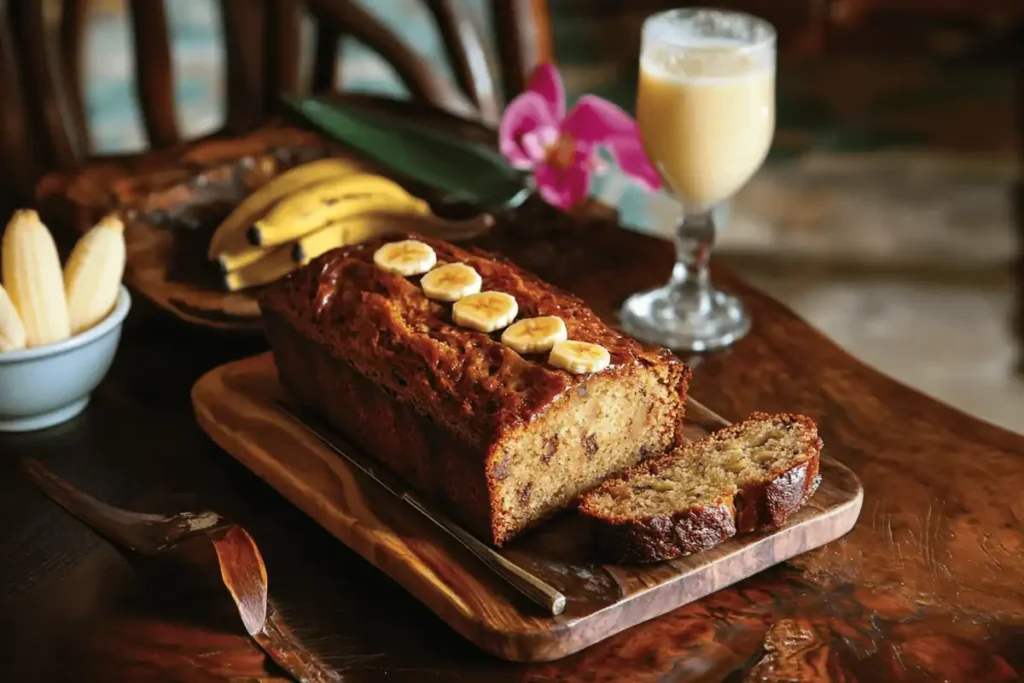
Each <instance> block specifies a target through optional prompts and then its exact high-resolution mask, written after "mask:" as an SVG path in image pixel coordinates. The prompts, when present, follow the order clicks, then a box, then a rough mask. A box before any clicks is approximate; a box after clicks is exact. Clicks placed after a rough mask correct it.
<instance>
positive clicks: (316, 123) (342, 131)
mask: <svg viewBox="0 0 1024 683" xmlns="http://www.w3.org/2000/svg"><path fill="white" fill-rule="evenodd" d="M282 99H283V101H284V103H285V105H286V106H287V107H288V108H289V109H291V111H292V112H294V113H295V114H296V115H297V116H298V117H300V118H301V119H303V120H304V121H305V122H306V123H308V124H310V125H311V126H312V127H314V128H316V129H317V130H319V131H320V132H322V133H324V134H326V135H328V136H329V137H331V138H333V139H334V140H336V141H338V142H340V143H341V144H343V145H345V146H346V147H350V148H352V149H353V150H355V151H357V152H359V153H360V154H363V155H365V156H366V157H368V158H369V159H371V160H373V161H376V162H377V163H379V164H381V165H382V166H385V167H388V168H390V169H392V170H394V171H396V172H397V173H399V174H401V175H405V176H407V177H408V178H409V179H410V180H414V181H416V182H419V183H422V184H423V185H426V186H428V187H433V188H436V189H437V190H439V191H441V192H442V193H444V194H445V195H446V196H447V199H448V200H450V201H461V202H466V203H469V204H473V205H475V206H477V207H478V208H480V209H484V210H487V211H493V212H502V211H507V210H510V209H514V208H516V207H518V206H519V205H521V204H522V203H523V202H524V201H525V200H526V198H527V197H529V196H530V193H531V192H532V189H531V188H530V186H529V184H528V176H527V175H526V174H525V173H523V172H521V171H519V170H517V169H514V168H512V167H511V166H510V165H509V164H508V163H507V162H506V161H505V159H504V157H502V156H501V154H499V153H498V152H497V150H495V149H494V148H493V147H491V146H488V145H484V144H478V143H474V142H470V141H468V140H466V139H464V138H462V137H459V136H457V135H453V134H450V133H446V132H443V131H440V130H437V129H435V128H430V127H428V126H424V125H421V124H417V123H414V122H411V121H408V120H404V119H400V118H398V117H395V116H388V115H385V114H381V113H378V112H370V111H369V110H367V109H365V108H361V107H357V106H353V105H348V104H342V103H339V102H334V101H327V100H324V99H321V98H316V97H298V96H293V95H284V96H282Z"/></svg>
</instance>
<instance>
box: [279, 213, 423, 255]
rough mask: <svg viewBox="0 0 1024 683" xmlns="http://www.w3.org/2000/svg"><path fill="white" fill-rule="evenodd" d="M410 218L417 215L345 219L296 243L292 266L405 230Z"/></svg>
mask: <svg viewBox="0 0 1024 683" xmlns="http://www.w3.org/2000/svg"><path fill="white" fill-rule="evenodd" d="M411 218H419V214H418V213H402V212H401V209H399V210H392V211H388V212H380V211H375V212H371V213H366V214H356V215H352V216H346V217H345V218H341V219H338V220H336V221H332V222H331V223H328V224H327V225H325V226H324V227H322V228H318V229H317V230H314V231H313V232H311V233H309V234H307V235H305V236H303V237H300V238H299V239H298V240H296V241H295V243H294V245H293V246H292V259H294V260H295V262H296V263H306V262H308V261H310V260H312V259H315V258H316V257H317V256H319V255H320V254H323V253H324V252H327V251H330V250H331V249H335V248H337V247H344V246H347V245H349V244H358V243H360V242H365V241H367V240H369V239H372V238H374V237H386V236H387V235H393V234H395V233H398V232H403V231H408V228H409V220H410V219H411ZM417 232H418V231H417Z"/></svg>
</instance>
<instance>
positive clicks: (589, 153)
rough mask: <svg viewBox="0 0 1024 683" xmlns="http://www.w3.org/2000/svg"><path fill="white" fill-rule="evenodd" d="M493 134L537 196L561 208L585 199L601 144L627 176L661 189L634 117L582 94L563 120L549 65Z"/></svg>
mask: <svg viewBox="0 0 1024 683" xmlns="http://www.w3.org/2000/svg"><path fill="white" fill-rule="evenodd" d="M498 134H499V142H500V149H501V153H502V154H503V155H504V157H505V158H506V159H507V160H508V162H509V163H510V164H511V165H512V166H513V167H515V168H518V169H522V170H531V169H532V170H533V174H534V180H535V182H536V186H537V189H538V191H539V192H540V195H541V197H542V198H543V199H544V200H545V201H546V202H548V203H549V204H552V205H554V206H556V207H558V208H560V209H567V208H569V207H571V206H573V205H574V204H576V203H577V202H579V201H580V200H581V199H583V198H584V197H585V196H586V194H587V190H588V188H589V185H590V176H591V174H592V173H594V172H595V171H599V170H600V169H601V166H600V159H599V157H598V156H597V154H596V152H597V148H598V147H599V146H602V145H603V146H604V147H605V148H606V149H608V151H609V152H611V155H612V157H613V158H614V159H615V161H616V163H618V165H619V168H620V169H622V172H623V173H625V174H626V175H627V176H629V177H631V178H633V179H635V180H637V181H639V182H640V183H641V184H643V185H645V186H646V187H647V188H649V189H651V190H657V189H658V188H659V187H660V186H661V180H660V178H659V177H658V174H657V172H656V171H655V170H654V167H653V166H651V163H650V162H649V161H648V160H647V156H646V155H645V154H644V151H643V147H642V146H641V143H640V129H639V128H638V127H637V124H636V122H635V121H634V120H633V118H632V117H631V116H630V115H629V114H627V113H626V112H625V111H623V110H622V109H620V108H619V107H617V106H615V105H614V104H612V103H611V102H609V101H608V100H605V99H603V98H600V97H597V96H596V95H584V96H583V97H581V98H580V99H579V101H578V102H577V103H576V106H574V107H573V108H572V111H570V112H569V113H568V115H566V113H565V88H564V86H563V85H562V78H561V76H559V74H558V70H557V69H555V67H554V66H552V65H551V64H541V65H540V66H538V67H537V69H536V70H535V71H534V72H533V75H532V76H531V77H530V83H529V86H528V87H527V89H526V91H525V92H523V93H522V94H520V95H519V96H518V97H516V98H515V99H513V100H512V101H511V102H509V104H508V106H507V107H506V108H505V113H504V114H503V115H502V119H501V126H500V128H499V131H498Z"/></svg>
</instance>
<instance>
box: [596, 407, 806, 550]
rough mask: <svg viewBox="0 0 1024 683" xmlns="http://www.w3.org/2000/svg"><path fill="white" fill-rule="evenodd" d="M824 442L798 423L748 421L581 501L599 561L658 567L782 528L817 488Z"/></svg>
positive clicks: (778, 418) (763, 417)
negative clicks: (746, 536) (736, 538)
mask: <svg viewBox="0 0 1024 683" xmlns="http://www.w3.org/2000/svg"><path fill="white" fill-rule="evenodd" d="M820 453H821V439H820V438H818V429H817V426H816V425H815V424H814V422H813V421H812V420H811V419H810V418H807V417H804V416H803V415H788V414H781V415H769V414H766V413H754V414H753V415H751V416H750V418H748V419H747V420H746V421H744V422H739V423H737V424H734V425H731V426H729V427H725V428H723V429H720V430H719V431H717V432H715V433H713V434H710V435H708V436H706V437H704V438H703V439H700V440H698V441H694V442H692V443H689V444H687V445H685V446H682V447H680V448H678V449H676V450H675V451H673V452H672V453H669V454H667V455H664V456H661V457H658V458H654V459H652V460H648V461H647V462H644V463H641V464H639V465H636V466H634V467H632V468H630V469H629V470H627V471H625V472H624V473H623V474H621V475H620V476H617V477H614V478H612V479H609V480H607V481H605V482H604V483H603V484H601V485H600V486H598V487H597V488H596V489H594V490H593V491H590V492H589V493H587V494H586V495H584V496H583V497H582V498H581V502H580V506H579V511H580V512H581V513H582V514H584V515H585V516H587V517H589V518H591V519H592V520H593V521H594V524H595V527H596V541H597V546H598V549H599V551H600V552H601V554H602V557H603V558H605V559H607V560H608V561H611V562H655V561H658V560H668V559H671V558H673V557H679V556H681V555H689V554H691V553H695V552H699V551H701V550H707V549H708V548H712V547H714V546H716V545H718V544H719V543H721V542H722V541H724V540H725V539H727V538H729V537H730V536H733V535H735V534H736V533H737V532H741V533H742V532H746V531H755V530H758V529H767V528H774V527H778V526H781V525H782V524H784V523H785V522H786V520H787V519H788V518H789V516H790V515H791V514H793V513H794V512H796V511H797V510H799V509H800V508H801V507H803V505H804V504H805V503H806V502H807V500H808V499H809V498H810V497H811V496H812V495H813V494H814V492H815V491H817V489H818V484H819V483H820V482H821V477H820V476H819V475H818V459H819V457H820Z"/></svg>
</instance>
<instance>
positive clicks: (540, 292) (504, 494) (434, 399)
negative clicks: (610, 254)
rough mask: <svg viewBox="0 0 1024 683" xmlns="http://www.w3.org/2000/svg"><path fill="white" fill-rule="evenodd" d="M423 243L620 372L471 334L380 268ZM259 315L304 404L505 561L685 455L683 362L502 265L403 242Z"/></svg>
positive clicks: (329, 264)
mask: <svg viewBox="0 0 1024 683" xmlns="http://www.w3.org/2000/svg"><path fill="white" fill-rule="evenodd" d="M410 239H415V240H416V241H417V242H420V243H422V244H425V245H427V246H429V247H430V248H431V249H432V250H433V252H434V253H435V257H436V260H437V261H439V262H446V263H461V264H465V265H466V266H469V267H472V268H473V269H474V270H475V271H476V272H477V273H478V274H479V276H480V279H481V285H480V288H481V289H482V291H484V292H500V293H504V294H507V295H510V296H511V297H513V298H514V300H515V302H516V307H517V309H518V316H515V317H517V318H518V319H520V320H523V319H528V318H532V319H537V318H542V317H546V316H558V317H559V318H560V319H561V320H562V321H563V323H564V326H565V328H566V330H567V336H568V339H570V340H575V341H577V342H589V343H591V344H596V345H599V346H600V347H602V348H603V349H604V350H605V351H606V352H607V354H608V365H607V367H604V368H603V369H602V370H601V371H600V372H586V373H582V374H576V373H575V372H569V371H567V370H563V369H561V368H559V367H557V366H555V365H554V364H552V363H551V362H549V358H550V357H549V356H545V354H543V353H530V352H527V353H519V352H518V351H516V350H514V349H513V348H512V346H511V345H510V343H504V342H502V341H501V338H502V336H503V334H504V332H503V331H502V330H495V331H493V332H481V331H478V330H476V329H472V328H471V327H468V326H466V325H465V324H462V323H457V322H456V321H455V320H454V314H453V309H454V306H453V304H451V303H448V302H447V301H437V300H434V299H431V298H429V297H427V296H426V295H425V293H424V291H423V288H422V287H421V278H420V277H419V276H403V275H401V274H398V273H394V272H388V271H386V270H385V269H383V268H381V267H379V266H378V265H377V264H376V261H375V259H376V256H375V255H376V253H377V250H378V249H379V248H381V247H382V246H384V245H386V244H389V243H392V242H397V241H405V240H410ZM467 298H468V297H467ZM463 301H465V299H463ZM260 309H261V311H262V314H263V320H264V325H265V330H266V334H267V338H268V340H269V342H270V347H271V349H273V352H274V359H275V361H276V363H277V371H278V376H279V378H280V380H281V384H282V386H283V387H284V389H285V391H286V392H287V393H288V395H289V396H290V397H291V399H292V400H293V401H295V402H296V403H298V404H299V405H301V406H303V407H305V408H308V409H311V410H314V411H316V412H319V413H320V414H321V415H323V416H325V417H326V418H327V419H328V421H329V422H330V423H331V424H332V425H333V426H334V427H336V428H337V429H338V430H339V431H340V432H341V433H343V434H344V435H345V436H347V437H348V438H349V439H350V440H351V441H352V442H354V443H355V444H356V445H358V446H360V447H362V449H363V451H364V452H365V453H366V454H367V455H369V456H371V457H374V458H376V459H377V460H379V461H380V462H382V463H383V464H385V465H387V466H388V467H389V468H390V469H392V470H393V471H394V472H395V473H396V474H398V475H399V476H400V477H402V478H404V479H405V481H406V482H407V483H409V484H410V485H412V486H414V487H415V488H416V489H417V490H418V491H420V492H421V493H422V494H424V495H425V496H428V497H431V498H433V499H434V500H435V501H436V502H438V503H440V504H441V505H443V506H444V507H446V509H447V511H448V512H449V513H450V514H451V515H452V517H454V518H455V519H456V520H457V521H459V522H460V523H462V524H463V525H464V526H466V527H468V528H469V529H471V530H473V531H475V532H476V533H477V534H478V535H479V536H480V537H481V538H483V539H485V540H488V541H490V542H491V543H493V544H494V545H496V546H500V545H502V544H504V543H506V542H508V541H509V540H510V539H512V538H513V537H515V536H516V535H518V534H519V533H521V532H522V531H524V530H525V529H528V528H530V527H532V526H535V525H537V524H539V523H541V522H542V521H543V520H545V519H547V518H548V517H550V516H552V515H554V514H555V513H557V512H559V511H561V510H562V509H564V508H566V507H569V506H570V505H571V504H573V503H574V502H575V501H576V499H577V498H578V497H579V495H580V494H581V493H583V492H585V491H588V490H590V489H591V488H593V487H594V486H597V485H598V484H599V483H600V482H601V481H603V480H604V479H605V478H606V477H608V476H609V475H612V474H617V473H619V472H622V471H623V470H625V469H626V468H627V467H629V466H631V465H634V464H636V463H637V462H639V461H640V460H641V459H643V458H645V457H649V456H654V455H661V454H663V453H667V452H669V451H671V450H673V449H674V448H675V447H676V445H678V444H680V443H682V442H683V433H682V421H683V414H684V410H685V405H686V392H687V386H688V382H689V378H690V369H689V368H688V367H687V366H686V365H685V364H684V363H683V362H682V361H681V360H679V359H678V358H677V357H675V356H674V355H672V354H671V353H670V352H669V351H666V350H664V349H656V348H651V347H644V346H641V345H640V344H639V343H637V342H635V341H634V340H632V339H630V338H628V337H626V336H624V335H622V334H621V333H619V332H618V331H616V330H613V329H612V328H610V327H608V326H607V325H606V324H605V323H603V322H602V321H601V320H600V319H599V318H598V317H597V315H595V314H594V313H593V312H592V311H591V310H590V309H589V308H587V307H586V305H585V304H584V303H583V302H582V301H581V300H580V299H578V298H576V297H574V296H572V295H571V294H568V293H566V292H563V291H561V290H558V289H556V288H555V287H552V286H551V285H549V284H547V283H545V282H543V281H541V280H540V279H538V278H537V277H536V276H533V275H531V274H529V273H527V272H525V271H523V270H520V269H519V268H518V267H516V266H514V265H512V264H511V263H510V262H508V261H506V260H505V259H503V258H501V257H499V256H496V255H494V254H488V253H485V252H482V251H479V250H475V249H474V250H465V249H462V248H459V247H456V246H454V245H452V244H448V243H446V242H443V241H441V240H438V239H434V238H429V237H424V236H422V235H391V236H389V237H386V238H381V239H378V240H373V241H368V242H364V243H361V244H356V245H352V246H348V247H344V248H341V249H336V250H334V251H330V252H327V253H326V254H324V255H322V256H320V257H319V258H317V259H315V260H313V261H312V262H311V263H310V264H309V265H308V266H306V267H304V268H300V269H299V270H297V271H294V272H292V273H291V274H289V275H288V276H286V277H284V278H282V279H280V280H278V281H276V282H274V283H273V284H272V285H270V286H268V287H267V289H266V290H265V291H264V292H263V294H262V296H261V298H260ZM467 319H468V318H467ZM464 322H465V321H464ZM505 331H506V332H507V329H506V330H505ZM506 342H508V338H507V337H506Z"/></svg>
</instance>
